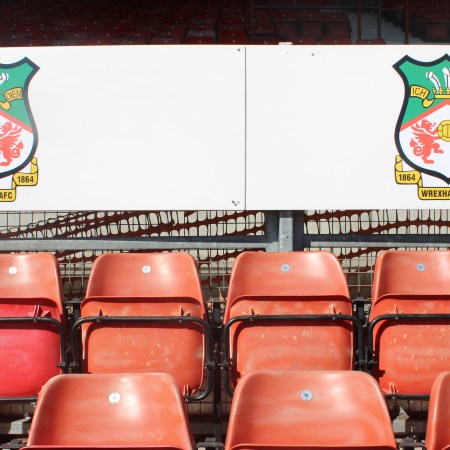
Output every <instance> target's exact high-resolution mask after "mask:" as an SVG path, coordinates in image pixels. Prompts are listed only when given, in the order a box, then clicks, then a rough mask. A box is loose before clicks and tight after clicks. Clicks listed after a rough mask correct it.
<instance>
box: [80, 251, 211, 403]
mask: <svg viewBox="0 0 450 450" xmlns="http://www.w3.org/2000/svg"><path fill="white" fill-rule="evenodd" d="M80 327H81V330H82V332H81V339H82V352H81V353H82V354H81V360H82V361H81V363H80V364H79V366H80V367H79V368H80V369H81V370H82V371H83V372H87V373H128V372H129V373H134V372H165V373H169V374H171V375H173V376H174V377H175V379H176V380H177V382H178V385H179V387H180V389H181V390H182V391H183V394H184V395H186V396H192V395H193V394H194V393H197V397H198V396H200V395H201V396H203V395H206V394H204V393H202V394H199V391H200V389H201V386H202V385H203V381H204V378H205V377H204V365H207V366H208V371H209V370H210V369H211V367H210V365H209V362H210V360H211V356H210V350H211V349H210V347H211V345H210V328H209V326H208V323H207V322H206V310H205V305H204V301H203V297H202V291H201V287H200V280H199V276H198V271H197V266H196V263H195V260H194V259H193V258H192V256H190V255H189V254H187V253H133V254H132V253H128V254H125V253H115V254H104V255H101V256H99V257H98V258H97V259H96V260H95V262H94V264H93V267H92V272H91V275H90V278H89V281H88V286H87V292H86V298H85V299H84V300H83V302H82V304H81V319H80V320H79V321H78V322H77V323H76V324H75V325H74V328H73V329H72V340H73V346H74V348H75V349H74V352H75V360H76V361H79V360H80V355H79V352H78V345H77V344H78V341H77V333H76V330H78V329H79V328H80ZM207 379H208V387H207V389H206V390H207V391H208V390H209V389H210V387H211V386H210V384H209V383H210V379H211V377H209V376H208V377H207Z"/></svg>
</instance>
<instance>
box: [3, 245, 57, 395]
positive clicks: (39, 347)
mask: <svg viewBox="0 0 450 450" xmlns="http://www.w3.org/2000/svg"><path fill="white" fill-rule="evenodd" d="M0 285H1V289H0V357H1V358H2V360H3V362H4V363H3V364H2V365H1V368H0V399H5V400H7V399H11V400H12V399H16V400H20V399H22V400H24V401H26V400H27V399H28V400H31V399H32V398H33V397H36V396H37V394H38V392H39V391H40V390H41V388H42V385H43V384H44V383H45V382H46V381H47V380H48V379H50V378H51V377H53V376H55V375H58V374H60V373H61V368H60V367H64V366H65V357H66V355H65V347H66V342H65V340H66V338H65V331H64V311H63V295H62V288H61V280H60V274H59V266H58V262H57V261H56V258H55V257H54V256H53V255H51V254H46V253H34V254H2V255H0ZM58 365H60V366H59V367H58Z"/></svg>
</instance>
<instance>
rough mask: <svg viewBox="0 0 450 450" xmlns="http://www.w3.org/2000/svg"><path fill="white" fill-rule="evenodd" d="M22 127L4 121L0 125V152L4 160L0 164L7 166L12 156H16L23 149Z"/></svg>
mask: <svg viewBox="0 0 450 450" xmlns="http://www.w3.org/2000/svg"><path fill="white" fill-rule="evenodd" d="M21 133H22V128H20V127H19V126H18V125H16V126H14V125H13V123H12V122H6V123H5V124H3V125H2V126H1V127H0V153H1V154H2V155H3V158H4V159H5V160H4V161H2V162H0V166H9V165H10V164H11V161H12V159H13V158H18V157H19V156H20V152H21V151H22V150H23V142H22V139H21Z"/></svg>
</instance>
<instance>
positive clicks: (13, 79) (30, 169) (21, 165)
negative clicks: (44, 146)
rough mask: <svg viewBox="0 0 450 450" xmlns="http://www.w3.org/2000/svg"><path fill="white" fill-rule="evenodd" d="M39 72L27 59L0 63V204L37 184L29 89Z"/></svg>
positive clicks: (35, 143) (35, 134)
mask: <svg viewBox="0 0 450 450" xmlns="http://www.w3.org/2000/svg"><path fill="white" fill-rule="evenodd" d="M38 70H39V68H38V67H37V66H36V64H34V63H33V62H32V61H30V60H29V59H28V58H24V59H22V60H20V61H18V62H16V63H13V64H1V63H0V183H1V189H0V201H14V200H15V198H16V188H17V186H34V185H36V184H37V160H36V158H35V157H34V155H35V152H36V148H37V143H38V134H37V129H36V124H35V122H34V119H33V115H32V113H31V109H30V103H29V100H28V87H29V84H30V81H31V79H32V78H33V76H34V74H35V73H36V72H37V71H38ZM23 169H25V172H20V171H21V170H23Z"/></svg>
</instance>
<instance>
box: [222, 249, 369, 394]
mask: <svg viewBox="0 0 450 450" xmlns="http://www.w3.org/2000/svg"><path fill="white" fill-rule="evenodd" d="M352 323H353V324H354V326H355V336H356V337H355V338H354V337H353V333H354V332H353V326H352ZM358 325H359V328H358ZM362 332H363V331H362V326H361V324H360V323H359V322H358V321H357V320H356V319H355V318H354V317H353V316H352V303H351V300H350V297H349V293H348V287H347V283H346V280H345V277H344V274H343V271H342V268H341V266H340V264H339V261H338V260H337V258H336V257H335V256H334V255H332V254H331V253H328V252H286V253H284V252H281V253H259V252H245V253H242V254H241V255H239V256H238V257H237V258H236V261H235V263H234V266H233V269H232V272H231V278H230V285H229V291H228V299H227V303H226V308H225V314H224V358H225V369H226V370H227V372H228V371H230V377H231V384H232V386H236V384H237V383H238V381H239V379H241V378H243V377H245V376H246V375H248V374H249V373H251V372H255V371H261V370H305V369H322V370H336V369H340V370H351V369H352V368H353V367H354V357H353V353H354V350H353V340H354V339H355V341H358V342H359V353H360V354H361V353H363V349H362V347H363V345H362V342H363V337H362ZM358 338H359V340H358ZM226 378H228V377H227V376H226Z"/></svg>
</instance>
